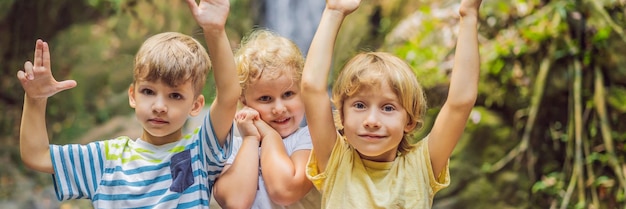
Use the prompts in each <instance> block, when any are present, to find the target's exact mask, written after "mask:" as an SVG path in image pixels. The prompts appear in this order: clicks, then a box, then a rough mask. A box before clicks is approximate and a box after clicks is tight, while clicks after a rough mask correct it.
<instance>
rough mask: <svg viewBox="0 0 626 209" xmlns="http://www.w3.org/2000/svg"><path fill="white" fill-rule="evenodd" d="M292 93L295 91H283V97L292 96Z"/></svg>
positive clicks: (294, 93)
mask: <svg viewBox="0 0 626 209" xmlns="http://www.w3.org/2000/svg"><path fill="white" fill-rule="evenodd" d="M294 95H296V92H293V91H288V92H285V93H284V94H283V98H290V97H292V96H294Z"/></svg>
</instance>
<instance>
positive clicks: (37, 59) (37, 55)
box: [33, 39, 43, 66]
mask: <svg viewBox="0 0 626 209" xmlns="http://www.w3.org/2000/svg"><path fill="white" fill-rule="evenodd" d="M42 54H43V41H42V40H41V39H37V42H36V43H35V57H34V58H33V59H34V61H33V62H34V63H33V64H34V65H35V66H41V65H42V60H41V58H42V57H41V56H42Z"/></svg>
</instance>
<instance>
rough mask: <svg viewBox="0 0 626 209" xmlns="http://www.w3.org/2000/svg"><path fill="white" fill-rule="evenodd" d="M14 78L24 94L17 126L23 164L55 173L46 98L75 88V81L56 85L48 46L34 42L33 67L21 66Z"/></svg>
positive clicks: (40, 41)
mask: <svg viewBox="0 0 626 209" xmlns="http://www.w3.org/2000/svg"><path fill="white" fill-rule="evenodd" d="M17 78H18V79H19V80H20V83H21V84H22V88H24V91H25V92H26V93H25V95H24V109H23V110H22V123H21V125H20V154H21V157H22V161H23V162H24V164H25V165H26V166H27V167H29V168H31V169H33V170H36V171H40V172H46V173H51V174H52V173H54V169H53V167H52V160H51V157H50V142H49V139H48V130H47V127H46V118H45V116H46V103H47V101H48V97H51V96H52V95H54V94H56V93H58V92H61V91H63V90H66V89H70V88H74V87H75V86H76V81H73V80H67V81H61V82H57V81H56V80H55V79H54V77H53V76H52V71H51V68H50V49H49V48H48V43H46V42H43V41H42V40H37V42H36V46H35V57H34V63H31V62H26V63H24V71H18V72H17Z"/></svg>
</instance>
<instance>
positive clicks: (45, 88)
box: [17, 40, 76, 99]
mask: <svg viewBox="0 0 626 209" xmlns="http://www.w3.org/2000/svg"><path fill="white" fill-rule="evenodd" d="M17 78H18V79H19V80H20V83H21V84H22V88H24V91H26V95H27V96H28V97H30V98H36V99H43V98H48V97H50V96H52V95H54V94H56V93H59V92H61V91H63V90H66V89H71V88H74V87H75V86H76V81H74V80H66V81H61V82H57V81H56V79H54V77H53V76H52V71H51V68H50V49H49V48H48V43H46V42H44V41H42V40H37V43H36V45H35V57H34V60H33V63H31V62H30V61H27V62H26V63H24V70H23V71H21V70H20V71H18V72H17Z"/></svg>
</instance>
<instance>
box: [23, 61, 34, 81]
mask: <svg viewBox="0 0 626 209" xmlns="http://www.w3.org/2000/svg"><path fill="white" fill-rule="evenodd" d="M20 71H21V70H20ZM24 77H25V78H26V79H28V80H33V79H35V73H34V72H33V63H31V62H30V61H26V62H25V63H24Z"/></svg>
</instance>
